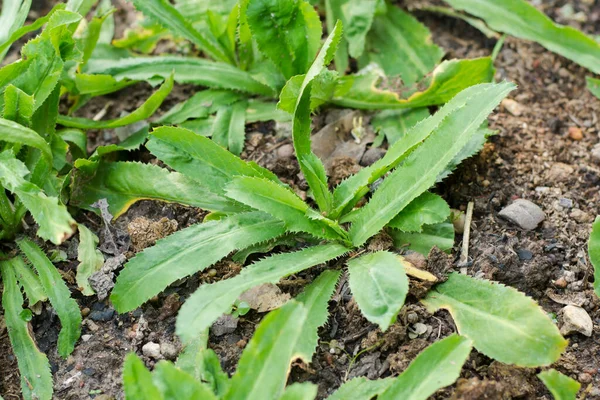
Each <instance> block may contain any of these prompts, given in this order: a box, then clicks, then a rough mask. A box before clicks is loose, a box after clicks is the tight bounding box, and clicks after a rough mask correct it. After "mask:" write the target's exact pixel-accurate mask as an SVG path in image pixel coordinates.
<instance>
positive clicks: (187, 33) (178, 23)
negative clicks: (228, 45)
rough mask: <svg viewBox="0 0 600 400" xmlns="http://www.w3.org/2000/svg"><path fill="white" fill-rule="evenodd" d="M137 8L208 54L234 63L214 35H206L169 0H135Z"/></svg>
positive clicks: (216, 58)
mask: <svg viewBox="0 0 600 400" xmlns="http://www.w3.org/2000/svg"><path fill="white" fill-rule="evenodd" d="M133 4H135V6H136V8H137V9H138V10H140V11H142V12H143V13H144V15H146V16H147V17H149V18H151V19H152V20H154V21H156V22H157V23H159V24H161V25H162V26H164V27H165V28H168V29H169V30H170V31H171V32H173V33H174V34H176V35H178V36H181V37H183V38H185V39H187V40H189V41H190V42H192V43H194V44H195V45H196V46H198V47H199V48H200V49H201V50H202V51H204V52H205V53H206V54H208V55H209V56H211V57H212V58H214V59H215V60H219V61H226V62H230V63H233V60H232V59H230V58H229V57H228V56H227V55H226V53H225V51H224V49H223V48H222V46H221V45H220V44H219V42H218V41H217V40H215V38H213V37H208V38H207V37H205V36H203V35H202V34H201V33H200V32H198V31H197V30H196V29H194V27H193V26H192V24H191V23H189V22H188V20H187V19H186V17H184V16H183V15H182V14H181V13H180V12H179V11H178V10H177V9H176V8H175V7H173V6H172V5H171V3H170V2H169V1H168V0H133Z"/></svg>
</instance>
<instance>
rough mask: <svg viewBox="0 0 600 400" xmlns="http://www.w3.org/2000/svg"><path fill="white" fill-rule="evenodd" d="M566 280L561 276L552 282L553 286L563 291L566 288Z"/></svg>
mask: <svg viewBox="0 0 600 400" xmlns="http://www.w3.org/2000/svg"><path fill="white" fill-rule="evenodd" d="M567 284H568V282H567V280H566V279H565V278H564V277H563V276H561V277H560V278H558V279H557V280H555V281H554V286H555V287H557V288H559V289H564V288H566V287H567Z"/></svg>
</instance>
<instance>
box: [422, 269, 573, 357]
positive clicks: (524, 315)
mask: <svg viewBox="0 0 600 400" xmlns="http://www.w3.org/2000/svg"><path fill="white" fill-rule="evenodd" d="M422 302H423V303H424V304H425V306H426V307H427V309H428V310H429V311H430V312H434V311H436V310H438V309H440V308H444V309H446V310H448V311H449V312H450V314H451V315H452V318H454V322H455V323H456V327H457V329H458V331H459V333H460V334H461V335H464V336H466V337H468V338H470V339H471V340H472V341H473V345H474V346H475V348H476V349H477V350H478V351H479V352H480V353H483V354H485V355H486V356H488V357H490V358H493V359H495V360H498V361H500V362H503V363H506V364H516V365H518V366H523V367H539V366H543V365H549V364H552V363H553V362H555V361H556V360H558V358H559V357H560V354H561V353H562V352H563V350H564V349H565V347H566V346H567V341H566V340H565V339H564V338H563V337H562V336H561V335H560V333H559V332H558V328H557V327H556V326H555V325H554V323H553V322H552V320H551V319H550V317H549V316H548V315H547V314H546V313H545V312H544V310H542V309H541V308H540V307H539V306H538V305H537V304H536V303H535V301H533V300H532V299H530V298H529V297H527V296H525V295H524V294H522V293H520V292H518V291H517V290H515V289H513V288H510V287H507V286H504V285H501V284H498V283H492V282H489V281H484V280H479V279H473V278H471V277H468V276H466V275H461V274H457V273H453V274H451V275H450V277H449V279H448V280H447V281H446V282H444V283H442V284H441V285H438V286H436V287H435V290H434V291H432V292H429V295H428V296H427V297H426V298H425V299H424V300H422Z"/></svg>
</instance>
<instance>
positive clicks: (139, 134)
mask: <svg viewBox="0 0 600 400" xmlns="http://www.w3.org/2000/svg"><path fill="white" fill-rule="evenodd" d="M138 124H141V128H140V129H138V130H137V131H135V132H133V133H131V134H130V135H129V136H127V137H126V138H124V139H123V141H122V142H121V143H116V144H108V145H104V146H98V147H96V150H94V154H92V155H91V156H90V158H89V160H91V161H97V160H99V159H101V158H102V157H103V156H105V155H107V154H111V153H115V152H118V151H132V150H138V149H139V148H140V147H141V146H142V144H144V142H145V141H146V140H147V139H148V132H149V130H150V125H148V124H146V123H143V122H140V123H138ZM131 128H132V129H128V128H123V129H124V130H126V131H129V130H135V129H137V124H136V125H132V127H131ZM126 133H128V132H126ZM117 136H119V137H121V135H120V134H119V132H118V131H117Z"/></svg>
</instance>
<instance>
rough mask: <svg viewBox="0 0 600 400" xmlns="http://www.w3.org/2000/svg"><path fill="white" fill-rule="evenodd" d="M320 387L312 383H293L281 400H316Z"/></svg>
mask: <svg viewBox="0 0 600 400" xmlns="http://www.w3.org/2000/svg"><path fill="white" fill-rule="evenodd" d="M318 390H319V386H317V385H315V384H314V383H310V382H303V383H293V384H291V385H290V386H288V387H287V388H286V389H285V392H284V393H283V396H281V397H280V398H279V400H314V399H315V398H316V397H317V391H318Z"/></svg>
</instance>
